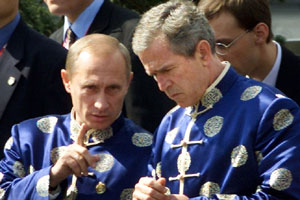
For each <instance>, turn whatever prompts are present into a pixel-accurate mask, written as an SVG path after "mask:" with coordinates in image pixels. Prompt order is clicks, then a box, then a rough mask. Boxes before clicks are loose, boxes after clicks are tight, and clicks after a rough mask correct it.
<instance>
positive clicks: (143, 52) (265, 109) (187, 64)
mask: <svg viewBox="0 0 300 200" xmlns="http://www.w3.org/2000/svg"><path fill="white" fill-rule="evenodd" d="M214 45H215V41H214V34H213V31H212V30H211V28H210V26H209V24H208V21H207V20H206V18H205V16H204V15H203V13H201V12H200V11H199V10H198V8H197V7H196V6H195V5H194V4H193V3H192V2H190V1H178V0H177V1H169V2H166V3H163V4H160V5H158V6H157V7H154V8H152V9H150V10H149V11H148V12H146V13H145V14H144V15H143V16H142V19H141V21H140V23H139V25H138V26H137V28H136V30H135V34H134V38H133V50H134V52H135V53H136V54H137V55H138V56H139V58H140V60H141V61H142V63H143V65H144V68H145V70H146V73H147V74H148V75H150V76H153V77H154V79H155V80H156V81H157V84H158V86H159V89H160V90H161V91H163V92H165V93H166V94H167V96H168V97H169V98H171V99H173V100H174V101H176V103H177V104H178V106H177V107H176V108H174V109H173V110H172V111H170V112H169V113H168V114H167V115H166V116H165V117H164V119H163V120H162V122H161V124H160V126H159V127H158V129H157V131H156V135H155V139H154V145H153V149H152V156H151V159H150V162H149V164H148V175H149V176H152V177H143V178H141V179H140V181H139V182H138V183H137V184H136V186H135V191H134V193H133V199H134V200H146V199H147V200H148V199H156V200H167V199H182V200H186V199H300V193H299V191H300V178H299V177H300V176H299V172H298V169H299V167H300V160H299V158H298V155H299V153H300V142H299V141H300V133H299V130H300V109H299V107H298V105H297V104H296V103H295V102H294V101H293V100H291V99H289V98H287V97H284V96H283V95H282V94H281V92H280V91H278V90H277V89H275V88H272V87H270V86H267V85H265V84H264V83H261V82H257V81H254V80H251V79H247V78H245V77H243V76H241V75H238V74H237V73H236V72H235V71H234V69H233V68H232V66H231V65H230V63H228V62H220V60H219V59H218V57H217V55H216V53H215V46H214Z"/></svg>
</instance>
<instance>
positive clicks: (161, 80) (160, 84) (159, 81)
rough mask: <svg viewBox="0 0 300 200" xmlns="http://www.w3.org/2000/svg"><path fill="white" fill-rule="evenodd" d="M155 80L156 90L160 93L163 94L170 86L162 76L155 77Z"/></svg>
mask: <svg viewBox="0 0 300 200" xmlns="http://www.w3.org/2000/svg"><path fill="white" fill-rule="evenodd" d="M155 80H156V82H157V85H158V88H159V90H160V91H162V92H165V91H166V90H167V88H168V87H169V86H170V81H169V80H168V79H167V78H165V77H164V76H163V75H156V76H155Z"/></svg>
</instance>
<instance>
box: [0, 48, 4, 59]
mask: <svg viewBox="0 0 300 200" xmlns="http://www.w3.org/2000/svg"><path fill="white" fill-rule="evenodd" d="M3 51H4V48H2V49H1V50H0V57H1V56H2V53H3Z"/></svg>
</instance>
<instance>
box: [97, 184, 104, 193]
mask: <svg viewBox="0 0 300 200" xmlns="http://www.w3.org/2000/svg"><path fill="white" fill-rule="evenodd" d="M105 191H106V185H105V184H104V183H102V182H99V183H98V184H97V185H96V192H97V194H103V193H104V192H105Z"/></svg>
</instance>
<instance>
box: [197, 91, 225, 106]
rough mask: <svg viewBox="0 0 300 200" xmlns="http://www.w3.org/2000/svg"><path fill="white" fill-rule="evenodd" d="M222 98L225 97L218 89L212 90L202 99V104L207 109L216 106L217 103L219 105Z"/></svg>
mask: <svg viewBox="0 0 300 200" xmlns="http://www.w3.org/2000/svg"><path fill="white" fill-rule="evenodd" d="M222 97H223V95H222V93H221V91H220V90H219V89H218V88H212V89H211V90H210V91H209V92H207V93H205V94H204V96H203V97H202V98H201V104H202V105H203V106H204V107H206V108H207V107H209V106H210V105H214V104H215V103H217V102H218V101H219V100H220V99H221V98H222Z"/></svg>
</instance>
